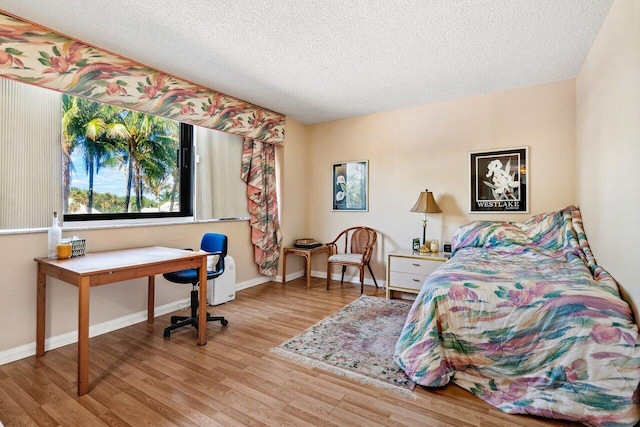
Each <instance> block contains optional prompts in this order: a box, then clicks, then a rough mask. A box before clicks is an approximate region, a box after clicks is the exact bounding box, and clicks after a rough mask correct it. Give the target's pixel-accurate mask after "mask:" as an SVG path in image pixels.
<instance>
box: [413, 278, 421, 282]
mask: <svg viewBox="0 0 640 427" xmlns="http://www.w3.org/2000/svg"><path fill="white" fill-rule="evenodd" d="M411 280H413V281H414V282H419V281H420V279H411Z"/></svg>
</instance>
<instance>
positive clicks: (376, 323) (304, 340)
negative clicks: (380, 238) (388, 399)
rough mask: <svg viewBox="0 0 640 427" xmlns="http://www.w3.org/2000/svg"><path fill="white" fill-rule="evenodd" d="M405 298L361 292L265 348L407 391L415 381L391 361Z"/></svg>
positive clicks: (405, 307) (405, 311)
mask: <svg viewBox="0 0 640 427" xmlns="http://www.w3.org/2000/svg"><path fill="white" fill-rule="evenodd" d="M410 308H411V303H410V302H407V301H402V300H388V299H384V298H375V297H370V296H366V295H363V296H361V297H360V298H358V299H357V300H355V301H353V302H352V303H351V304H349V305H347V306H345V307H344V308H342V309H341V310H339V311H337V312H336V313H334V314H332V315H330V316H329V317H327V318H325V319H323V320H321V321H320V322H318V323H316V324H315V325H313V326H311V327H310V328H309V329H307V330H306V331H304V332H302V333H300V334H298V335H296V336H295V337H293V338H291V339H290V340H288V341H286V342H285V343H283V344H281V345H279V346H278V347H275V348H273V349H271V351H272V352H273V353H275V354H278V355H281V356H284V357H287V358H289V359H292V360H295V361H297V362H301V363H304V364H306V365H309V366H313V367H315V368H318V369H322V370H325V371H329V372H332V373H334V374H338V375H343V376H345V377H348V378H351V379H354V380H356V381H360V382H362V383H365V384H372V385H375V386H377V387H381V388H384V389H387V390H391V391H394V392H397V393H400V394H402V395H405V396H413V393H412V390H413V388H414V387H415V384H414V383H413V382H412V381H411V380H409V379H408V378H407V377H406V376H405V375H404V372H403V371H402V370H400V368H399V367H398V366H397V365H396V363H395V362H394V361H393V352H394V350H395V345H396V342H397V341H398V338H399V337H400V332H401V331H402V327H403V326H404V322H405V319H406V318H407V314H408V313H409V309H410Z"/></svg>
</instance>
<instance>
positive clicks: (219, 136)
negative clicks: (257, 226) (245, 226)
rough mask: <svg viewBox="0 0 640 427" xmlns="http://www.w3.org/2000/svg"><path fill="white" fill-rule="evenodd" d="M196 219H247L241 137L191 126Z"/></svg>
mask: <svg viewBox="0 0 640 427" xmlns="http://www.w3.org/2000/svg"><path fill="white" fill-rule="evenodd" d="M194 139H195V144H196V154H197V156H198V158H199V160H198V163H197V164H196V194H197V196H196V200H195V206H196V218H197V219H198V220H207V219H213V218H246V217H248V216H249V211H248V210H247V198H246V192H247V186H246V184H245V183H244V181H243V180H242V178H241V176H240V169H241V163H242V137H240V136H237V135H231V134H227V133H223V132H218V131H215V130H212V129H207V128H203V127H199V126H196V127H194Z"/></svg>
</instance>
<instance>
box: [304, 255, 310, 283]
mask: <svg viewBox="0 0 640 427" xmlns="http://www.w3.org/2000/svg"><path fill="white" fill-rule="evenodd" d="M304 258H305V262H306V264H305V269H304V274H305V276H307V288H310V287H311V254H309V255H305V256H304Z"/></svg>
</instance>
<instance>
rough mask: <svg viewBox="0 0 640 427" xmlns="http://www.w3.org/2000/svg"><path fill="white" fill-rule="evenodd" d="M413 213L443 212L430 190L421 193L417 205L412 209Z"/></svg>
mask: <svg viewBox="0 0 640 427" xmlns="http://www.w3.org/2000/svg"><path fill="white" fill-rule="evenodd" d="M411 212H419V213H439V212H442V209H440V206H438V204H437V203H436V201H435V199H434V198H433V193H432V192H431V191H429V190H424V191H423V192H422V193H420V197H419V198H418V201H417V202H416V204H415V205H413V207H412V208H411Z"/></svg>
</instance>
